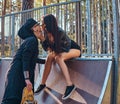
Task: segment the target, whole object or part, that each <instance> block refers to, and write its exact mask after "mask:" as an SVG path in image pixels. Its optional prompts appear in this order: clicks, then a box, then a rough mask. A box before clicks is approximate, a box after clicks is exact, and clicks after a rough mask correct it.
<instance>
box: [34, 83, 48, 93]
mask: <svg viewBox="0 0 120 104" xmlns="http://www.w3.org/2000/svg"><path fill="white" fill-rule="evenodd" d="M45 87H46V85H45V84H40V85H39V86H38V88H37V90H36V91H35V92H34V93H36V94H37V93H39V92H40V91H42V90H43V89H44V88H45Z"/></svg>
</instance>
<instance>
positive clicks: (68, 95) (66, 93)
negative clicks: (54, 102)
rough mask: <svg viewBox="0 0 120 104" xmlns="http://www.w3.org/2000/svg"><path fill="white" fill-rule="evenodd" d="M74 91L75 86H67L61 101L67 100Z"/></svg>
mask: <svg viewBox="0 0 120 104" xmlns="http://www.w3.org/2000/svg"><path fill="white" fill-rule="evenodd" d="M75 89H76V87H75V85H71V86H67V87H66V91H65V93H64V95H63V97H62V99H63V100H66V99H68V98H69V97H70V96H71V94H72V92H73V91H74V90H75Z"/></svg>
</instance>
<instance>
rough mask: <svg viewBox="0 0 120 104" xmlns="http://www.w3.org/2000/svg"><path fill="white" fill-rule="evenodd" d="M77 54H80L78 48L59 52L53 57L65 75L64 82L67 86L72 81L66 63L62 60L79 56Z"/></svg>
mask: <svg viewBox="0 0 120 104" xmlns="http://www.w3.org/2000/svg"><path fill="white" fill-rule="evenodd" d="M79 56H80V51H79V50H77V49H71V50H70V51H69V52H67V53H66V52H64V53H61V54H59V55H57V56H56V57H55V59H56V62H57V63H58V64H59V66H60V68H61V70H62V72H63V74H64V76H65V79H66V82H67V85H68V86H71V85H72V84H73V83H72V81H71V79H70V74H69V71H68V68H67V65H66V64H65V62H64V60H67V59H70V58H75V57H79Z"/></svg>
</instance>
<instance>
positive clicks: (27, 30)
mask: <svg viewBox="0 0 120 104" xmlns="http://www.w3.org/2000/svg"><path fill="white" fill-rule="evenodd" d="M35 24H39V23H38V22H37V21H35V20H34V19H33V18H30V19H28V20H27V21H26V23H25V24H24V25H22V27H21V28H20V29H19V31H18V36H19V37H20V38H21V39H26V38H28V37H31V36H34V34H33V31H32V30H31V28H32V27H33V26H34V25H35Z"/></svg>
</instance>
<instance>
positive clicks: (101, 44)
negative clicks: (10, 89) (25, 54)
mask: <svg viewBox="0 0 120 104" xmlns="http://www.w3.org/2000/svg"><path fill="white" fill-rule="evenodd" d="M117 1H119V0H102V1H100V0H98V1H97V0H96V2H95V1H94V0H92V1H89V0H71V1H70V2H65V3H60V4H59V3H58V4H55V5H54V4H53V5H49V6H44V7H40V8H33V9H30V10H26V11H21V12H17V13H12V14H9V15H5V16H3V17H2V16H1V17H0V22H1V21H2V20H4V22H5V24H7V25H6V26H7V28H6V29H5V30H2V29H1V31H3V32H4V35H5V39H6V40H5V42H6V44H5V45H6V46H7V45H8V46H9V47H8V50H7V51H5V52H3V53H4V54H2V52H0V55H1V57H0V103H1V101H2V97H3V93H4V89H5V78H6V72H7V70H8V69H9V66H10V63H11V61H12V58H13V56H14V54H15V53H16V50H17V49H18V47H19V45H20V44H21V39H20V38H19V37H18V35H17V31H18V29H19V28H20V27H21V25H22V22H23V20H26V19H27V18H30V17H29V16H31V17H32V18H34V19H35V20H39V18H40V17H42V16H43V15H45V14H47V13H51V14H54V15H55V16H56V18H57V20H58V23H59V26H60V27H62V28H63V29H64V30H66V32H67V34H68V36H69V37H70V38H72V39H73V40H75V41H76V42H77V43H78V44H79V45H80V47H81V52H82V56H81V57H79V58H75V59H70V60H67V61H66V64H67V66H68V69H69V72H70V76H71V79H72V82H73V83H74V84H75V86H76V87H77V88H76V90H75V91H74V92H73V93H72V95H71V96H70V98H69V99H67V100H62V95H63V93H64V91H65V87H66V83H65V79H64V76H63V73H62V72H61V70H60V68H59V66H58V65H57V64H56V63H54V64H52V69H51V72H50V75H49V77H48V80H47V83H46V85H47V87H46V88H45V89H44V90H43V91H42V92H40V93H39V94H37V95H34V97H35V100H37V102H38V104H120V64H119V61H120V58H119V53H120V52H119V50H120V48H119V47H120V43H119V39H120V36H119V33H120V32H119V31H120V8H118V7H119V3H118V4H117ZM66 11H67V12H66ZM118 21H119V22H118ZM2 22H3V21H2ZM0 26H1V27H2V23H1V25H0ZM8 27H10V28H9V29H8ZM7 29H8V30H7ZM1 33H2V32H1ZM1 46H2V44H1ZM39 49H40V52H39V56H40V57H41V58H46V56H47V54H46V52H45V51H44V50H43V49H41V46H39ZM43 71H44V64H37V65H36V70H35V85H34V89H37V87H38V86H39V84H40V82H41V78H42V74H43Z"/></svg>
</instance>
